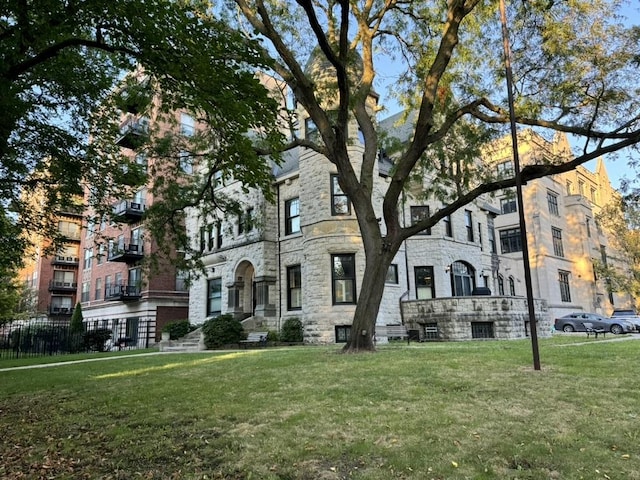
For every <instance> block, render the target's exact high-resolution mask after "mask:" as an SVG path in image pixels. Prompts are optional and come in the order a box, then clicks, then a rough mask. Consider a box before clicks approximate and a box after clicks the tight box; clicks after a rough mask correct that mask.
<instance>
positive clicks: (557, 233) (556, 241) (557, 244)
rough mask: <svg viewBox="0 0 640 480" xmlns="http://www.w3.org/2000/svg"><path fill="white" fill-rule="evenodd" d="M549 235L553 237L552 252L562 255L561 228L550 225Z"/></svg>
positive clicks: (558, 255)
mask: <svg viewBox="0 0 640 480" xmlns="http://www.w3.org/2000/svg"><path fill="white" fill-rule="evenodd" d="M551 237H552V238H553V253H554V255H555V256H557V257H564V248H563V247H562V230H560V229H559V228H556V227H551Z"/></svg>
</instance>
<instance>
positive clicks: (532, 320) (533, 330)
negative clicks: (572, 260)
mask: <svg viewBox="0 0 640 480" xmlns="http://www.w3.org/2000/svg"><path fill="white" fill-rule="evenodd" d="M500 20H501V21H502V45H503V47H504V66H505V71H506V77H507V93H508V99H509V123H510V125H511V141H512V145H513V167H514V171H515V176H516V197H517V201H518V217H519V219H520V239H521V243H522V259H523V261H524V283H525V286H526V290H527V307H528V309H529V333H530V334H531V348H532V351H533V368H534V370H540V352H539V350H538V327H537V325H536V311H535V308H534V305H533V287H532V284H531V263H530V262H529V247H528V244H527V227H526V221H525V216H524V202H523V198H522V175H521V173H520V159H519V157H518V135H517V131H516V120H515V112H514V108H513V86H512V85H513V77H512V74H511V48H510V47H509V34H508V31H507V12H506V8H505V5H504V0H500Z"/></svg>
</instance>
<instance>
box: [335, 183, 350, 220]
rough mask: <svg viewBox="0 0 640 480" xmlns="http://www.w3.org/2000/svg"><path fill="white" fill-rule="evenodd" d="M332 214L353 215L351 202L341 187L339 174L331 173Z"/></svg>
mask: <svg viewBox="0 0 640 480" xmlns="http://www.w3.org/2000/svg"><path fill="white" fill-rule="evenodd" d="M331 215H351V202H350V201H349V197H348V196H347V195H346V194H345V193H344V192H343V191H342V188H341V187H340V183H339V182H338V175H331Z"/></svg>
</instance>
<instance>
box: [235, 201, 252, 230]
mask: <svg viewBox="0 0 640 480" xmlns="http://www.w3.org/2000/svg"><path fill="white" fill-rule="evenodd" d="M252 229H253V208H247V210H246V212H244V214H242V215H239V216H238V235H242V234H243V233H248V232H250V231H251V230H252Z"/></svg>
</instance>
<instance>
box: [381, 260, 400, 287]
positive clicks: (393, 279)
mask: <svg viewBox="0 0 640 480" xmlns="http://www.w3.org/2000/svg"><path fill="white" fill-rule="evenodd" d="M384 283H392V284H394V285H397V284H398V265H396V264H395V263H392V264H391V265H389V269H388V270H387V276H386V278H385V279H384Z"/></svg>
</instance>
